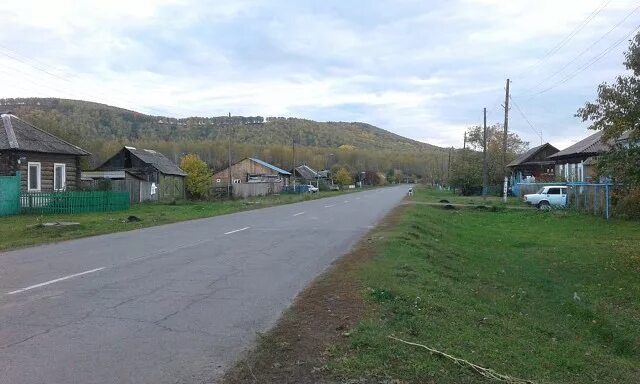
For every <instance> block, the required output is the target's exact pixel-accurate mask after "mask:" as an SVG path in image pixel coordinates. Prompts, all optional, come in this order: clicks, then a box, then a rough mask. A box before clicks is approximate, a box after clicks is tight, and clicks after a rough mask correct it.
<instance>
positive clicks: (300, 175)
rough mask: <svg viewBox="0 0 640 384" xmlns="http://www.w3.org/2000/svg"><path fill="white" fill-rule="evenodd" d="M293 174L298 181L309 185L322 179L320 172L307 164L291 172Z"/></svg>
mask: <svg viewBox="0 0 640 384" xmlns="http://www.w3.org/2000/svg"><path fill="white" fill-rule="evenodd" d="M291 174H292V176H293V177H295V178H296V180H299V181H301V182H303V183H306V184H309V183H310V182H317V181H318V179H319V178H321V176H320V174H319V173H318V171H316V170H315V169H313V168H311V167H310V166H308V165H306V164H302V165H301V166H299V167H295V168H294V169H292V170H291Z"/></svg>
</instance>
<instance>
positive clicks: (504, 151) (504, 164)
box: [502, 79, 509, 175]
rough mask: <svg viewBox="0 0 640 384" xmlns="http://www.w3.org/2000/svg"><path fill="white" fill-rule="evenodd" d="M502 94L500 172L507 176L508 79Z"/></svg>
mask: <svg viewBox="0 0 640 384" xmlns="http://www.w3.org/2000/svg"><path fill="white" fill-rule="evenodd" d="M505 90H506V92H505V94H504V137H503V138H502V172H504V174H505V175H506V174H507V171H506V170H507V135H508V134H509V79H507V88H506V89H505Z"/></svg>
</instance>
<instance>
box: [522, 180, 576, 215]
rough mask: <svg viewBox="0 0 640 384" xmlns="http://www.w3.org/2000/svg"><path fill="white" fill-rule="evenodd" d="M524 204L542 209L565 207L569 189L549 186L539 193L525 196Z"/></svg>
mask: <svg viewBox="0 0 640 384" xmlns="http://www.w3.org/2000/svg"><path fill="white" fill-rule="evenodd" d="M523 200H524V202H525V203H527V204H529V205H533V206H535V207H538V208H540V209H549V208H550V207H565V206H566V205H567V187H566V186H564V185H547V186H545V187H542V188H540V190H539V191H538V192H537V193H531V194H528V195H524V199H523Z"/></svg>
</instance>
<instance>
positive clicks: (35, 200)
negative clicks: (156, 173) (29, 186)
mask: <svg viewBox="0 0 640 384" xmlns="http://www.w3.org/2000/svg"><path fill="white" fill-rule="evenodd" d="M125 209H129V195H128V193H127V192H111V191H90V192H22V193H21V194H20V210H21V212H23V213H37V214H47V213H84V212H107V211H118V210H125Z"/></svg>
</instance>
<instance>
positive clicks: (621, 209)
mask: <svg viewBox="0 0 640 384" xmlns="http://www.w3.org/2000/svg"><path fill="white" fill-rule="evenodd" d="M612 200H617V201H616V202H615V208H614V212H615V214H616V216H619V217H624V218H628V219H640V188H634V189H631V190H628V191H625V193H623V194H620V195H618V196H615V199H613V198H612Z"/></svg>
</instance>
